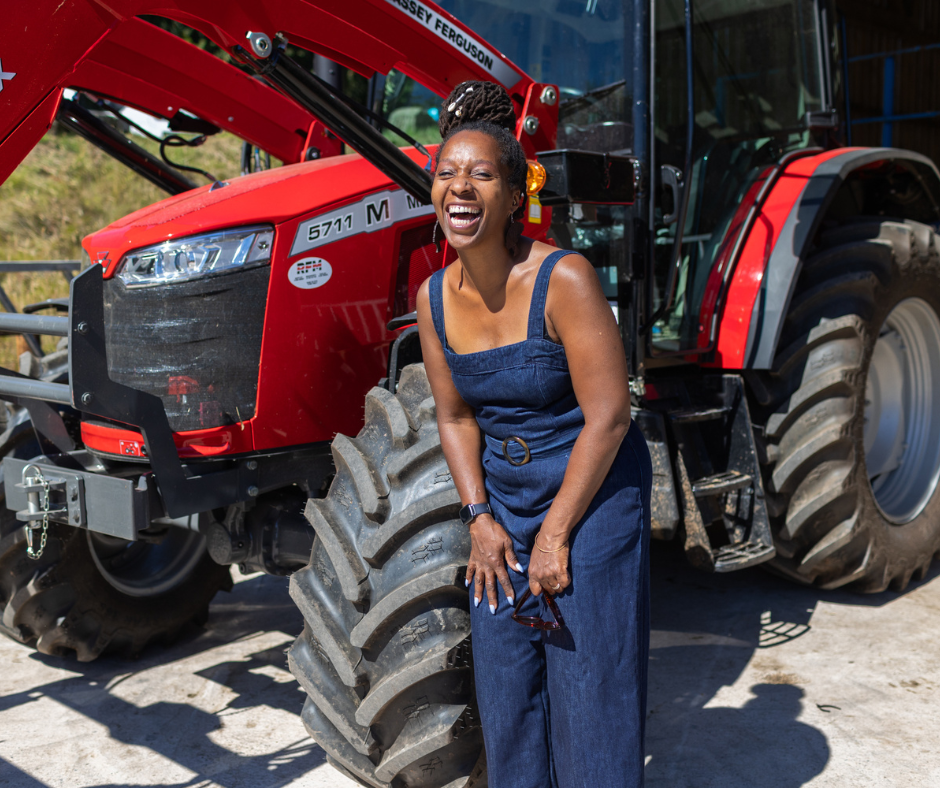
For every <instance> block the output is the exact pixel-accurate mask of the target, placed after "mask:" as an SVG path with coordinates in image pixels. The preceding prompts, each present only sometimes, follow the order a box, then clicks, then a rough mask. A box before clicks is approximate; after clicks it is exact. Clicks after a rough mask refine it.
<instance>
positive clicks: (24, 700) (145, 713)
mask: <svg viewBox="0 0 940 788" xmlns="http://www.w3.org/2000/svg"><path fill="white" fill-rule="evenodd" d="M302 628H303V618H302V616H301V615H300V613H299V612H298V610H297V608H296V607H295V605H294V604H293V602H292V601H291V599H290V597H289V596H288V593H287V581H286V579H284V578H273V577H266V576H259V577H255V578H251V579H248V580H246V581H244V582H242V583H239V584H237V585H236V586H235V587H234V589H233V590H232V592H231V593H230V594H220V595H219V596H218V597H217V599H216V601H215V602H214V603H213V605H212V609H211V615H210V621H209V626H208V627H207V628H205V629H200V628H197V627H193V628H191V629H190V630H188V631H187V632H186V633H184V636H183V637H182V638H181V639H180V640H179V641H178V642H177V643H176V644H174V645H173V646H170V647H166V648H150V649H148V650H147V651H146V652H145V653H144V655H143V656H142V657H141V658H140V659H137V660H127V659H120V658H115V657H104V658H101V659H98V660H96V661H95V662H92V663H90V664H87V665H83V664H81V663H76V662H75V661H74V660H73V659H68V660H66V659H60V658H57V657H49V656H45V655H42V654H39V653H35V652H34V653H33V654H32V655H31V658H32V659H34V660H36V661H38V662H42V663H44V664H46V665H49V666H51V667H58V668H64V669H67V670H68V671H70V672H71V673H72V674H73V675H71V676H69V677H68V678H63V679H61V680H58V681H54V682H51V683H48V684H45V685H41V686H38V687H37V686H32V687H30V688H29V689H28V690H26V691H24V692H22V693H14V694H10V695H6V696H4V697H2V698H0V712H2V711H4V710H7V709H10V708H13V707H15V706H22V705H25V704H28V703H32V702H36V701H39V700H40V699H44V698H48V699H52V700H54V701H57V702H58V703H61V704H63V705H64V706H67V707H70V708H72V709H74V710H75V711H78V712H80V713H81V714H82V715H84V716H85V717H88V718H90V719H92V720H94V721H95V722H98V723H99V724H101V725H103V726H104V727H106V728H107V731H108V735H109V737H110V738H111V739H113V740H114V741H118V742H122V743H124V744H128V745H134V746H140V747H146V748H147V749H149V750H151V751H153V752H155V753H158V754H160V755H162V756H164V757H166V758H168V759H170V760H172V761H174V762H176V763H177V764H179V765H180V766H183V767H185V768H187V769H189V770H190V771H192V772H193V773H194V774H195V776H194V777H193V778H192V780H189V781H187V782H184V783H179V785H180V786H196V785H204V784H205V783H206V781H207V780H211V782H212V783H213V784H217V785H220V786H224V787H226V788H228V787H230V788H236V786H245V785H251V786H252V788H276V786H280V785H283V784H285V783H288V782H291V781H293V780H296V779H297V778H299V777H302V776H303V775H304V774H307V773H308V772H309V771H310V770H312V769H314V768H315V767H317V766H320V765H322V764H323V763H325V756H324V753H323V751H322V750H321V749H320V748H319V747H317V745H316V744H315V743H314V742H313V741H312V740H311V739H310V738H309V737H307V735H306V732H305V731H304V728H303V724H302V723H301V721H300V718H299V715H300V711H301V708H302V706H303V695H302V694H301V693H300V692H299V691H298V688H297V684H296V683H295V682H294V681H290V680H288V681H285V680H284V678H283V671H286V670H287V655H286V653H285V652H286V647H287V645H288V643H286V642H285V643H284V645H282V646H279V647H275V648H271V647H264V646H263V645H261V646H259V649H258V650H257V651H254V652H249V653H248V654H247V655H245V657H244V658H242V659H238V660H231V661H220V662H218V663H214V664H212V665H210V666H208V667H206V668H204V669H202V670H198V671H195V673H194V675H198V676H201V677H202V678H205V679H208V680H210V681H213V682H215V683H217V684H220V685H224V686H226V687H228V688H229V689H230V690H232V692H233V693H234V697H233V698H232V699H231V700H230V701H229V702H227V703H226V704H225V705H224V708H221V709H218V710H216V711H214V712H207V711H204V710H202V709H199V708H195V707H194V706H192V705H188V704H186V703H181V702H174V701H159V702H156V703H151V704H149V705H146V706H142V707H139V706H137V705H134V704H133V703H129V702H127V701H125V700H123V699H122V698H121V697H118V695H116V694H115V693H114V692H113V690H114V688H115V687H116V686H118V685H119V684H121V683H123V682H124V681H126V680H128V678H130V677H132V676H134V675H136V674H139V673H142V672H144V671H146V670H149V669H151V668H154V667H158V666H160V665H166V664H170V663H173V662H176V661H178V660H183V659H186V658H187V657H192V656H195V655H198V654H200V653H203V652H206V651H209V650H210V649H212V648H215V647H217V646H220V645H225V644H229V643H233V642H235V641H238V640H240V639H246V638H247V639H249V641H248V642H250V639H251V638H252V636H255V635H257V634H258V633H264V632H283V633H285V634H286V635H289V636H290V637H293V636H296V635H297V634H299V633H300V631H301V629H302ZM271 668H278V669H280V671H273V670H270V669H271ZM75 673H78V674H79V675H78V676H75V675H74V674H75ZM171 694H172V693H171V692H170V691H168V692H167V695H168V696H170V695H171ZM258 706H268V707H271V708H276V709H280V710H283V711H287V712H289V713H291V714H292V715H296V716H295V717H293V719H292V720H291V724H293V725H294V726H295V728H296V730H295V731H293V732H292V735H290V736H288V737H287V738H288V739H289V740H290V742H291V743H290V744H289V745H287V746H285V747H281V748H280V749H278V750H276V751H274V752H270V751H268V752H265V753H264V754H263V755H241V754H239V753H238V752H233V751H232V750H230V749H227V748H226V747H223V746H220V745H219V744H217V743H215V742H214V741H213V740H212V737H211V734H213V733H214V732H216V731H219V730H220V729H221V728H222V727H223V726H224V725H226V724H229V723H231V717H232V715H235V714H240V713H242V712H243V711H245V710H247V709H249V708H253V707H258ZM248 727H252V723H249V725H248ZM251 733H255V734H256V735H257V737H258V738H259V739H260V738H263V737H264V736H265V733H266V732H265V731H263V730H261V729H256V730H255V731H253V732H251ZM251 733H250V734H249V735H251ZM257 749H258V747H256V746H254V745H250V746H246V748H245V751H247V752H250V751H252V750H255V751H257ZM0 775H2V777H0V784H3V785H4V786H7V785H8V786H10V787H11V788H32V786H36V785H42V783H41V782H38V781H37V780H35V779H34V778H33V777H31V776H29V775H27V774H25V773H24V772H22V771H20V770H19V769H16V767H14V766H13V765H12V764H8V763H6V762H0ZM139 779H140V784H141V785H149V784H151V783H150V782H149V781H148V779H147V777H146V776H145V775H141V776H140V778H139ZM160 784H163V782H162V781H160ZM121 785H122V786H124V787H125V788H129V784H128V783H121ZM98 788H108V787H106V786H104V785H102V786H99V787H98ZM115 788H116V786H115Z"/></svg>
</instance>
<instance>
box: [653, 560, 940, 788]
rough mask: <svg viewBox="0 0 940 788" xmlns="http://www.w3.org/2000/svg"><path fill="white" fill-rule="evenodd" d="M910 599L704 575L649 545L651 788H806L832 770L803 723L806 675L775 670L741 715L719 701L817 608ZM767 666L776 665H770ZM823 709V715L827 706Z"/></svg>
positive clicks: (749, 576) (937, 570)
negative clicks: (723, 692)
mask: <svg viewBox="0 0 940 788" xmlns="http://www.w3.org/2000/svg"><path fill="white" fill-rule="evenodd" d="M937 576H940V563H935V564H934V566H933V567H932V570H931V571H930V572H929V573H928V575H927V577H926V578H925V579H924V580H923V581H921V582H920V583H912V584H911V585H910V586H909V587H908V589H907V590H906V591H904V592H893V591H892V592H885V593H882V594H876V595H860V594H855V593H853V592H851V591H844V590H839V591H830V592H826V591H820V590H819V589H815V588H812V587H806V586H800V585H796V584H794V583H792V582H790V581H789V580H785V579H783V578H779V577H776V576H774V575H771V574H770V573H768V572H766V571H764V570H762V569H760V568H754V569H748V570H744V571H741V572H736V573H733V574H729V575H708V574H703V573H701V572H699V571H697V570H695V569H692V568H691V567H690V566H688V564H687V563H686V561H685V560H684V556H683V554H682V551H681V548H680V547H679V545H677V544H673V543H668V544H664V543H654V544H653V546H652V629H653V633H652V639H651V653H650V672H649V704H648V717H647V747H646V751H647V757H648V759H649V761H648V766H647V770H646V780H647V786H648V787H649V788H719V787H720V788H798V787H799V786H802V785H805V784H806V783H807V782H809V781H810V780H812V779H813V778H814V777H815V776H816V775H818V774H819V773H820V772H822V770H823V769H824V768H825V766H826V764H827V762H828V760H829V755H830V750H829V745H828V743H827V741H826V737H825V735H824V734H823V733H822V732H821V731H820V730H818V729H816V728H814V727H812V726H811V725H808V724H806V723H805V722H803V721H801V720H799V719H798V717H799V716H800V715H801V712H802V710H803V707H804V704H806V703H821V702H822V703H824V702H825V701H824V700H820V699H817V698H815V697H814V698H806V697H804V691H803V689H801V688H800V687H799V686H798V683H799V679H798V678H797V677H795V676H790V675H788V674H786V673H782V672H774V671H773V670H768V671H767V672H766V674H765V675H764V677H763V680H762V682H761V683H758V684H755V685H754V686H752V687H751V688H750V692H751V694H752V695H753V697H752V698H751V699H750V700H749V701H747V702H746V703H745V704H744V706H743V707H741V708H724V707H721V706H720V705H719V704H718V703H717V702H716V701H715V700H714V699H715V697H716V695H717V694H718V693H719V692H720V691H721V689H722V688H723V687H728V686H730V685H732V684H734V683H735V682H736V681H738V680H739V678H740V676H741V674H742V672H743V671H744V669H745V667H746V666H747V665H748V663H749V662H750V661H751V659H752V657H754V656H755V654H756V653H757V652H764V651H766V653H767V654H768V657H771V656H772V654H771V650H772V649H773V648H775V647H777V646H779V645H781V644H783V643H787V642H789V641H792V640H793V639H795V638H799V637H802V636H803V635H805V634H806V633H807V632H808V631H809V629H810V619H811V617H812V614H813V612H814V611H815V609H816V606H817V604H818V603H819V602H820V601H821V600H824V601H825V602H827V603H828V604H846V605H853V606H860V605H862V606H879V607H880V606H882V605H886V604H890V603H891V602H893V601H894V600H896V599H897V598H899V597H900V596H903V595H904V594H906V593H909V592H910V591H912V590H914V589H915V588H917V587H919V586H921V585H923V584H924V583H928V582H930V581H931V580H932V579H934V578H936V577H937ZM768 663H773V660H772V659H768ZM821 708H823V710H825V708H824V707H821Z"/></svg>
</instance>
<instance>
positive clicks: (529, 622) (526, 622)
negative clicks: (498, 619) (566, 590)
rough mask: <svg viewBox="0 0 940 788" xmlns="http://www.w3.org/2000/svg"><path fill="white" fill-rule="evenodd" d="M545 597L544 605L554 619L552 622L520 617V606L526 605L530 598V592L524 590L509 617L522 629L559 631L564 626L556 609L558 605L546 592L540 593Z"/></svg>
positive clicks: (537, 618)
mask: <svg viewBox="0 0 940 788" xmlns="http://www.w3.org/2000/svg"><path fill="white" fill-rule="evenodd" d="M542 593H543V594H544V596H545V603H546V604H547V605H548V609H549V610H550V611H551V614H552V615H553V616H554V617H555V620H554V621H545V620H544V619H541V618H539V617H538V616H521V615H519V611H520V610H522V606H523V605H524V604H525V603H526V601H527V600H528V599H529V597H530V596H532V591H531V590H529V589H526V591H525V593H524V594H523V595H522V596H521V597H520V598H519V601H518V602H517V603H516V609H515V610H514V611H513V614H512V616H511V618H512V620H513V621H515V622H516V623H517V624H522V626H524V627H532V628H533V629H546V630H555V629H561V628H562V627H563V626H564V625H565V619H563V618H562V617H561V611H560V610H559V609H558V605H557V604H556V602H555V599H554V597H553V596H552V595H551V594H549V593H548V592H547V591H543V592H542Z"/></svg>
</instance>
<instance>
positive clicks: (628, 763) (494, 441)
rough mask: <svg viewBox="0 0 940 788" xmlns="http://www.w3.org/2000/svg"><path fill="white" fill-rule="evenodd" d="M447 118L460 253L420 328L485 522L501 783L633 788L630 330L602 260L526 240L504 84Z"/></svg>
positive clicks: (638, 506)
mask: <svg viewBox="0 0 940 788" xmlns="http://www.w3.org/2000/svg"><path fill="white" fill-rule="evenodd" d="M440 123H441V133H442V135H443V138H444V139H443V142H442V145H441V148H440V150H439V152H438V161H437V168H436V171H435V174H434V183H433V186H432V200H433V203H434V208H435V211H436V212H437V219H438V222H439V225H440V227H441V228H443V232H444V236H445V237H446V238H447V242H448V243H449V244H450V246H451V247H452V248H453V249H455V250H456V252H457V256H458V259H457V260H456V261H455V262H454V263H453V264H452V265H450V266H448V267H447V268H445V269H444V270H442V271H438V272H437V273H436V274H435V275H434V276H432V277H431V278H430V279H429V280H428V281H427V282H425V283H424V285H423V286H422V288H421V290H420V292H419V295H418V326H419V330H420V336H421V345H422V349H423V352H424V361H425V365H426V368H427V372H428V378H429V380H430V383H431V389H432V391H433V394H434V399H435V402H436V404H437V420H438V425H439V427H440V435H441V443H442V446H443V449H444V454H445V457H446V458H447V464H448V466H449V467H450V470H451V473H452V475H453V479H454V483H455V485H456V486H457V491H458V492H459V494H460V498H461V501H462V502H463V505H464V509H463V510H462V511H461V517H462V519H464V520H465V522H469V527H470V537H471V545H472V549H471V554H470V559H469V562H468V565H467V584H468V585H470V584H471V583H472V585H473V593H472V597H473V605H472V606H471V628H472V633H473V649H474V675H475V683H476V693H477V700H478V703H479V707H480V714H481V718H482V721H483V733H484V740H485V744H486V753H487V765H488V773H489V784H490V788H548V787H549V786H560V788H577V787H580V786H584V788H616V787H617V786H630V787H631V788H633V786H639V785H642V782H643V729H644V720H645V715H646V709H645V705H646V662H647V654H648V648H649V623H648V589H649V584H648V554H647V550H648V540H649V499H650V484H651V477H652V470H651V467H650V459H649V453H648V451H647V448H646V443H645V441H644V439H643V436H642V435H641V434H640V431H639V429H638V427H637V426H636V425H635V424H632V423H631V419H630V396H629V390H628V378H627V367H626V357H625V354H624V350H623V345H622V343H621V340H620V335H619V331H618V328H617V325H616V322H615V320H614V317H613V314H612V312H611V309H610V307H609V305H608V304H607V301H606V299H605V297H604V295H603V292H602V290H601V287H600V283H599V280H598V277H597V275H596V274H595V272H594V269H593V268H592V267H591V265H590V263H588V261H587V260H585V259H584V258H583V257H581V256H580V255H577V254H573V253H570V252H564V251H557V250H555V249H553V248H552V247H551V246H548V245H547V244H543V243H536V242H532V241H530V240H529V239H526V238H521V237H520V230H519V229H518V228H521V223H520V221H519V220H520V219H521V216H522V214H523V212H524V210H525V175H526V166H527V165H526V160H525V155H524V153H523V151H522V147H521V145H520V144H519V142H518V141H517V140H516V139H515V138H514V137H513V135H512V132H511V129H512V128H513V127H514V123H515V115H514V113H513V107H512V102H511V100H510V99H509V96H508V95H507V94H506V92H505V91H504V90H503V89H502V88H501V87H498V86H497V85H494V84H492V83H484V82H467V83H463V84H462V85H459V86H458V87H457V88H456V89H455V90H454V92H453V93H452V94H451V96H450V97H449V98H448V99H447V101H445V102H444V105H443V107H442V112H441V120H440ZM470 505H473V506H470ZM526 587H528V589H529V590H531V593H532V595H533V596H531V597H529V598H528V599H527V600H525V601H524V604H523V606H522V609H520V610H519V613H518V616H517V618H521V619H523V623H524V624H527V625H522V624H520V622H519V621H518V620H514V617H513V606H514V605H515V604H516V603H517V600H519V601H520V602H523V600H522V599H521V596H522V595H523V594H524V592H525V590H526ZM484 596H485V598H486V604H485V605H481V604H480V603H481V601H483V599H484ZM552 597H554V601H550V600H551V598H552ZM552 606H554V608H555V610H557V613H558V614H559V615H560V616H561V618H562V619H563V625H561V626H559V624H558V623H556V622H555V618H556V616H555V615H554V614H553V612H552V609H551V608H552ZM542 621H544V622H545V623H541V622H542ZM552 626H554V627H556V628H554V629H549V628H547V627H552Z"/></svg>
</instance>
